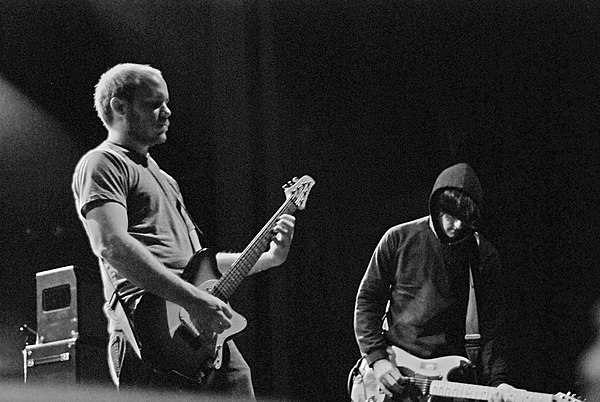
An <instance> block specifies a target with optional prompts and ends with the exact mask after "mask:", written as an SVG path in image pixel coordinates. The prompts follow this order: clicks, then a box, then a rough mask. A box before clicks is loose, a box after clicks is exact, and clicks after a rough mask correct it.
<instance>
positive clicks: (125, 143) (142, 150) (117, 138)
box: [106, 129, 150, 155]
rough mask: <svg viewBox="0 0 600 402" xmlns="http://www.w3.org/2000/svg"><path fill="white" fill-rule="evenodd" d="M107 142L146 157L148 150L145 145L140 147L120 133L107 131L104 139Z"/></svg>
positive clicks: (137, 143)
mask: <svg viewBox="0 0 600 402" xmlns="http://www.w3.org/2000/svg"><path fill="white" fill-rule="evenodd" d="M106 139H107V140H108V141H110V142H112V143H114V144H117V145H120V146H122V147H123V148H127V149H129V150H130V151H133V152H135V153H138V154H140V155H146V154H147V153H148V150H149V149H150V147H149V146H147V145H142V144H140V143H139V142H137V141H134V140H133V139H132V138H131V137H129V136H128V135H127V134H125V133H124V132H122V131H117V130H112V129H111V130H109V131H108V136H107V138H106Z"/></svg>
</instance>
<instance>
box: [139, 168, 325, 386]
mask: <svg viewBox="0 0 600 402" xmlns="http://www.w3.org/2000/svg"><path fill="white" fill-rule="evenodd" d="M314 184H315V181H314V180H313V179H312V177H310V176H303V177H301V178H300V179H298V178H294V179H293V180H292V181H290V182H288V184H287V185H285V186H284V192H285V195H286V201H285V202H284V203H283V205H282V206H281V207H280V208H279V210H278V211H277V212H276V213H275V215H273V216H272V217H271V219H270V220H269V221H268V222H267V223H266V224H265V226H264V227H263V228H262V229H261V230H260V232H259V233H258V234H257V235H256V236H255V237H254V239H253V240H252V241H251V242H250V244H249V245H248V246H247V247H246V248H245V249H244V251H243V252H242V253H240V256H239V257H238V258H237V259H236V260H235V261H234V262H233V263H232V264H231V268H230V269H229V271H227V272H226V273H225V274H224V275H223V276H221V273H220V272H219V270H218V267H217V260H216V256H215V253H214V252H213V251H211V250H209V249H202V250H200V251H198V252H197V253H195V254H194V255H193V256H192V258H191V259H190V261H189V262H188V264H187V266H186V267H185V269H184V271H183V274H182V275H181V277H182V279H184V280H186V281H188V282H190V283H192V284H193V285H195V286H197V287H198V288H200V289H202V290H205V291H207V292H209V293H211V294H212V295H214V296H215V297H218V298H219V299H221V300H223V301H224V302H227V301H228V300H229V299H230V297H231V295H232V293H233V292H234V291H235V289H236V288H237V286H238V285H239V284H240V283H241V282H242V281H243V279H244V278H245V277H246V275H248V274H249V273H250V271H251V269H252V267H254V265H255V264H256V262H257V261H258V259H259V258H260V256H261V254H262V253H263V252H264V250H266V249H267V248H268V245H269V243H270V242H271V240H272V238H273V227H274V226H275V225H276V223H277V219H278V218H279V217H280V216H281V215H283V214H291V213H293V212H294V211H296V210H297V209H301V210H302V209H304V207H305V205H306V200H307V197H308V193H309V192H310V189H311V188H312V186H313V185H314ZM232 314H233V318H232V319H231V320H230V321H231V327H230V328H229V329H227V330H226V331H224V332H223V333H221V334H216V333H215V332H214V331H212V330H211V329H210V328H209V327H208V326H205V325H202V323H193V322H192V320H191V319H190V316H189V314H188V312H187V311H185V309H183V308H181V307H180V306H178V305H176V304H174V303H172V302H170V301H167V300H164V299H162V298H160V297H158V296H155V295H153V294H151V293H146V294H144V295H143V296H142V299H141V300H140V302H139V304H138V306H137V308H136V310H135V316H134V320H133V321H134V325H135V330H136V332H137V334H138V339H139V341H140V344H141V352H142V358H143V359H144V360H145V361H147V362H149V363H150V365H151V366H152V367H154V368H155V369H158V370H161V371H165V372H171V373H175V374H178V375H180V376H182V377H185V378H187V379H189V380H191V381H195V382H200V381H202V378H203V377H204V376H205V375H206V374H208V371H209V370H213V369H219V368H220V367H221V366H222V364H223V361H224V360H225V358H226V356H225V357H224V352H225V342H226V341H227V340H228V339H229V338H231V337H233V336H234V335H236V334H238V333H240V332H241V331H243V330H244V329H245V328H246V325H247V322H246V319H245V318H244V317H242V316H241V315H240V314H238V313H236V312H235V311H233V310H232Z"/></svg>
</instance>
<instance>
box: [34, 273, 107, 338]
mask: <svg viewBox="0 0 600 402" xmlns="http://www.w3.org/2000/svg"><path fill="white" fill-rule="evenodd" d="M36 289H37V341H36V343H49V342H54V341H58V340H64V339H70V338H80V339H82V338H83V339H85V338H92V339H96V338H98V339H107V332H106V323H107V322H106V317H105V316H104V312H103V309H102V308H103V305H104V296H103V290H102V279H101V277H100V273H98V272H96V271H90V270H84V269H82V268H79V267H76V266H74V265H70V266H66V267H61V268H55V269H51V270H49V271H43V272H38V273H37V274H36Z"/></svg>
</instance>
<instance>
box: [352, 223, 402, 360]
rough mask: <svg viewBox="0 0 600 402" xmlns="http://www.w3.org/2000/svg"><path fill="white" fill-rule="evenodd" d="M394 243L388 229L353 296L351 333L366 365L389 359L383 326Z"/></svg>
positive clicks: (388, 293)
mask: <svg viewBox="0 0 600 402" xmlns="http://www.w3.org/2000/svg"><path fill="white" fill-rule="evenodd" d="M396 243H397V241H396V239H395V238H394V236H393V235H392V231H391V230H388V231H387V232H386V234H385V235H384V236H383V237H382V238H381V240H380V241H379V244H378V245H377V247H376V248H375V251H374V252H373V255H372V256H371V260H370V262H369V265H368V266H367V270H366V271H365V274H364V276H363V278H362V280H361V283H360V286H359V289H358V292H357V296H356V303H355V309H354V331H355V336H356V340H357V342H358V346H359V349H360V352H361V354H362V355H364V356H366V358H367V362H368V363H369V365H372V364H373V363H374V362H375V361H377V360H380V359H385V358H387V357H388V355H387V351H386V349H387V346H388V344H387V341H386V339H385V337H384V334H383V328H382V323H383V317H384V314H385V309H386V306H387V302H388V300H389V296H390V288H391V285H392V280H393V278H394V270H395V267H396V262H395V252H394V250H395V248H396Z"/></svg>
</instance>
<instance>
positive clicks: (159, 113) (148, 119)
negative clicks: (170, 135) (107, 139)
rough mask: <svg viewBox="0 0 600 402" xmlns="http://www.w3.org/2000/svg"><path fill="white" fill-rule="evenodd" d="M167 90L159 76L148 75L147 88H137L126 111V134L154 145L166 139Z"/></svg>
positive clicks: (140, 141)
mask: <svg viewBox="0 0 600 402" xmlns="http://www.w3.org/2000/svg"><path fill="white" fill-rule="evenodd" d="M168 102H169V91H168V89H167V84H166V82H165V81H164V80H163V79H162V78H160V77H159V76H155V77H149V78H148V80H147V88H146V87H143V88H140V90H138V92H137V94H136V97H135V98H134V100H133V102H131V104H130V108H129V109H128V112H127V122H128V123H129V130H128V135H129V136H130V137H131V139H133V140H134V141H136V142H137V143H140V144H143V145H146V146H149V147H151V146H154V145H157V144H162V143H164V142H165V141H166V140H167V130H168V128H169V116H170V115H171V110H169V108H168V107H167V103H168Z"/></svg>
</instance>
